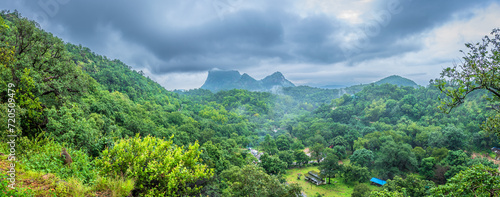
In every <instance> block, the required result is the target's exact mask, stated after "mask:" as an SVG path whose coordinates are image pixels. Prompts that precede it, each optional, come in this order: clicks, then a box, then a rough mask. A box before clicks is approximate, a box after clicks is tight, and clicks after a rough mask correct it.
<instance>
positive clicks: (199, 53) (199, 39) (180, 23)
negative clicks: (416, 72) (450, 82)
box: [0, 0, 490, 74]
mask: <svg viewBox="0 0 500 197" xmlns="http://www.w3.org/2000/svg"><path fill="white" fill-rule="evenodd" d="M50 1H52V2H64V3H61V4H60V5H58V10H57V12H56V14H54V15H53V16H50V17H49V18H48V23H50V27H51V28H54V29H57V27H62V29H63V30H62V32H64V34H65V35H66V36H67V39H68V40H71V41H72V42H73V43H75V44H80V43H81V44H82V45H84V46H88V47H90V48H91V49H92V50H98V51H99V49H103V48H105V46H107V45H108V40H107V39H109V35H115V34H112V33H116V35H120V37H119V39H120V42H123V43H130V44H133V45H135V46H139V47H141V48H143V49H144V50H145V52H146V53H147V54H151V55H152V56H153V57H154V58H156V59H157V60H158V61H155V62H153V61H151V63H149V64H148V65H141V64H143V63H144V62H145V60H144V59H145V58H147V57H143V56H140V55H137V56H134V57H128V58H130V62H126V63H128V64H131V65H132V66H136V67H141V66H147V67H148V69H149V70H150V71H151V72H152V73H153V74H163V73H172V72H196V71H206V70H209V69H211V68H214V67H218V68H222V69H240V68H248V67H251V66H257V65H258V64H259V63H260V62H261V61H263V60H274V61H277V62H278V63H305V64H311V66H313V65H319V66H322V65H327V64H332V63H338V62H343V61H346V60H349V62H350V64H351V65H356V64H357V63H358V62H361V61H369V60H372V59H376V58H385V57H391V56H398V55H401V54H403V53H408V52H412V51H419V50H421V49H422V46H423V43H422V42H421V41H420V39H419V38H418V36H419V34H422V33H424V32H426V31H429V30H431V29H432V28H434V27H436V26H439V25H442V24H443V23H446V22H448V21H450V20H455V19H456V17H471V15H470V13H469V14H467V13H465V14H462V15H456V14H457V13H460V12H462V11H464V10H467V9H470V8H473V7H479V6H484V5H486V4H488V3H489V2H490V1H480V2H479V3H478V1H467V0H457V1H444V0H436V1H421V0H413V1H410V0H400V1H375V2H374V3H372V4H371V6H372V8H371V10H372V11H373V12H374V13H379V12H380V11H389V12H390V9H389V8H388V5H391V4H390V2H399V3H400V5H399V6H400V8H401V9H402V11H401V12H399V13H392V14H390V19H389V20H387V21H386V22H387V24H386V25H382V24H380V22H376V20H375V19H376V17H374V16H373V15H371V13H364V14H363V15H362V18H363V19H365V21H364V23H363V24H362V25H358V26H359V27H357V26H356V25H354V26H353V25H350V24H349V23H348V22H346V21H343V20H340V19H338V18H336V17H334V16H332V15H326V14H309V15H307V16H306V17H303V16H299V14H298V12H294V10H293V9H295V8H293V7H292V6H289V5H288V4H293V3H294V2H296V1H293V0H290V1H252V2H250V1H244V2H243V3H242V4H245V3H246V4H254V5H257V6H254V7H252V6H248V7H245V6H241V7H237V6H238V5H231V6H233V7H234V9H235V10H236V11H234V12H227V13H224V16H223V18H222V19H221V18H220V17H218V16H217V15H218V14H220V13H218V10H214V8H213V7H212V6H213V3H214V2H222V0H185V1H173V0H170V1H165V0H162V1H160V0H157V1H143V2H141V1H120V0H109V1H97V0H87V1H77V0H68V1H67V3H66V2H65V1H56V0H40V1H22V3H19V2H18V1H13V0H7V1H4V2H2V3H0V6H5V7H6V8H8V9H19V10H21V11H23V10H27V12H30V11H42V12H43V11H44V8H43V6H41V5H40V4H39V2H50ZM34 2H37V3H34ZM259 6H260V7H259ZM398 8H399V7H398ZM28 15H29V14H28ZM49 15H50V14H49ZM454 17H455V18H454ZM374 21H375V22H374ZM370 23H371V24H375V25H376V24H379V26H380V27H379V29H378V31H377V32H375V33H373V32H371V33H373V34H372V35H370V36H369V37H368V39H367V40H365V42H364V44H361V45H359V46H358V48H359V50H358V51H356V52H355V53H353V54H352V56H351V57H349V58H348V59H346V57H345V54H344V52H345V51H343V50H342V48H341V47H340V46H341V45H343V44H345V41H343V36H345V35H346V34H349V33H352V32H356V31H358V30H356V29H360V30H361V31H365V32H364V33H367V32H366V30H364V29H363V28H364V26H363V25H366V24H370ZM48 31H51V30H50V29H48ZM358 33H359V32H358ZM368 33H370V32H368ZM412 36H414V37H416V38H415V39H414V41H413V42H402V41H403V40H404V39H406V38H408V37H412ZM63 38H64V37H63ZM113 50H114V51H117V52H116V54H120V51H123V52H127V54H130V53H134V51H135V50H138V49H134V48H123V47H122V48H119V47H117V48H115V49H113ZM117 58H123V57H117Z"/></svg>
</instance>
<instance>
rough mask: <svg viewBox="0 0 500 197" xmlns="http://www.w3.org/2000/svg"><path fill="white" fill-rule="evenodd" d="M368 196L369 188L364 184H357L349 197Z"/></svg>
mask: <svg viewBox="0 0 500 197" xmlns="http://www.w3.org/2000/svg"><path fill="white" fill-rule="evenodd" d="M368 196H370V188H369V187H368V186H366V185H365V184H361V183H360V184H357V185H356V186H354V189H353V191H352V194H351V197H368Z"/></svg>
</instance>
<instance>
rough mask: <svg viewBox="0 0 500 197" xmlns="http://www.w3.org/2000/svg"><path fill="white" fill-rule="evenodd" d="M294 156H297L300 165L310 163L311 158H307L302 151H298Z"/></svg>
mask: <svg viewBox="0 0 500 197" xmlns="http://www.w3.org/2000/svg"><path fill="white" fill-rule="evenodd" d="M294 155H295V160H296V161H297V164H299V165H302V164H306V163H307V162H309V159H310V158H309V156H307V155H306V153H304V151H302V150H296V151H295V153H294Z"/></svg>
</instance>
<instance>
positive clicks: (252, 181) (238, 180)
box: [221, 164, 302, 197]
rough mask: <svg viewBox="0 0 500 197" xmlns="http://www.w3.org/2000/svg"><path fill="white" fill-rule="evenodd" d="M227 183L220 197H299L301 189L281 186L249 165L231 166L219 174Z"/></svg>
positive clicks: (293, 186) (275, 179)
mask: <svg viewBox="0 0 500 197" xmlns="http://www.w3.org/2000/svg"><path fill="white" fill-rule="evenodd" d="M221 177H222V179H223V180H225V183H227V188H224V189H223V191H222V196H229V197H233V196H234V197H237V196H284V197H296V196H300V194H301V191H302V188H300V186H299V185H297V184H296V183H292V184H281V183H280V182H279V180H278V179H277V178H276V176H271V175H268V174H266V173H265V172H264V171H263V170H262V169H261V168H259V167H257V166H255V165H252V164H249V165H246V166H243V167H241V168H240V167H237V166H233V167H231V168H230V169H228V170H225V171H223V172H222V173H221Z"/></svg>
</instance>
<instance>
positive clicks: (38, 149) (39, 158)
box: [20, 139, 96, 183]
mask: <svg viewBox="0 0 500 197" xmlns="http://www.w3.org/2000/svg"><path fill="white" fill-rule="evenodd" d="M42 141H43V144H40V143H39V141H36V140H32V141H30V142H26V143H24V144H26V145H27V147H26V148H25V151H26V153H25V154H23V155H22V156H21V157H20V160H21V162H22V163H23V164H24V166H25V168H26V170H33V171H41V172H45V173H54V174H57V175H58V176H59V177H60V178H61V179H68V178H70V177H75V178H78V179H80V180H81V181H83V183H91V182H93V181H94V179H95V177H96V170H95V167H94V162H93V161H92V160H91V158H90V157H89V156H87V154H85V153H84V152H83V151H81V150H74V149H71V148H68V147H66V150H67V152H68V153H69V154H70V156H71V158H72V160H73V163H72V164H71V165H70V167H68V166H66V165H65V164H64V159H63V157H62V156H60V154H61V149H62V148H63V146H62V145H61V144H58V143H56V142H54V141H53V140H47V139H44V140H42ZM30 144H31V145H36V146H30Z"/></svg>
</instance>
